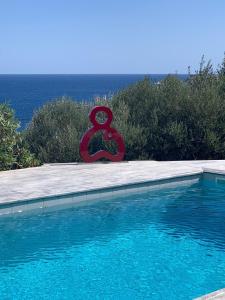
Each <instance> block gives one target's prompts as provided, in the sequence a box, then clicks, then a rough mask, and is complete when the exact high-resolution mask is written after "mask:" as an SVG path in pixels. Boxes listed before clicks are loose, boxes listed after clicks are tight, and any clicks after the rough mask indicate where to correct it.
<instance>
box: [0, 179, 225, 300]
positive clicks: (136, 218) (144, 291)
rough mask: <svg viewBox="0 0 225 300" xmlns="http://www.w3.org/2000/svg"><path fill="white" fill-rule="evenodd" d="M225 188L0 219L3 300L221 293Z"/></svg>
mask: <svg viewBox="0 0 225 300" xmlns="http://www.w3.org/2000/svg"><path fill="white" fill-rule="evenodd" d="M224 220H225V181H224V179H223V177H220V176H216V177H215V176H213V177H212V178H211V175H207V174H206V175H204V176H203V177H197V176H195V177H192V178H191V177H190V178H189V180H183V181H180V182H178V183H177V184H176V183H175V184H174V182H171V184H170V183H168V184H165V185H164V186H163V185H161V186H159V187H152V186H149V189H145V190H144V191H143V192H141V191H138V192H137V191H136V192H135V191H133V193H129V190H128V192H127V193H121V195H119V194H118V195H117V197H114V198H109V199H106V200H105V201H102V200H101V201H99V202H94V203H91V202H90V203H89V204H88V205H78V204H77V205H74V206H71V207H67V208H62V209H59V208H58V209H55V210H54V209H51V210H48V209H40V210H34V211H28V212H24V213H17V214H10V215H2V216H0V232H1V234H0V299H50V298H53V299H153V300H154V299H167V300H170V299H193V298H195V297H197V296H200V295H203V294H206V293H209V292H212V291H214V290H217V289H220V288H223V287H225V222H224Z"/></svg>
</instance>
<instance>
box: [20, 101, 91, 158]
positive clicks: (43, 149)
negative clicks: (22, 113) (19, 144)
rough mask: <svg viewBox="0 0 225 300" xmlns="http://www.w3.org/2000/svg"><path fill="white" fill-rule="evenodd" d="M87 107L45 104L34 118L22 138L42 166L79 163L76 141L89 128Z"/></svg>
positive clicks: (58, 103) (60, 102)
mask: <svg viewBox="0 0 225 300" xmlns="http://www.w3.org/2000/svg"><path fill="white" fill-rule="evenodd" d="M88 111H89V108H88V106H86V105H85V103H77V102H74V101H72V100H71V99H67V98H62V99H58V100H56V101H52V102H48V103H47V104H45V105H44V106H43V107H42V108H40V109H39V110H38V111H37V112H36V113H35V114H34V116H33V119H32V121H31V123H30V124H29V126H28V128H27V130H26V132H25V136H26V141H27V143H28V144H29V145H30V150H31V152H32V153H35V155H36V156H37V157H38V159H40V160H41V161H42V162H72V161H78V160H79V159H80V157H79V141H80V138H81V137H82V134H83V133H84V131H85V130H86V129H87V127H88V118H87V116H88Z"/></svg>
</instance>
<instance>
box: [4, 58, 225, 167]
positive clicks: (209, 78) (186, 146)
mask: <svg viewBox="0 0 225 300" xmlns="http://www.w3.org/2000/svg"><path fill="white" fill-rule="evenodd" d="M94 105H106V106H109V107H110V108H111V109H112V110H113V113H114V120H113V123H112V127H115V128H116V129H117V130H118V131H119V132H120V133H121V134H122V135H123V136H124V140H125V144H126V156H125V159H127V160H133V159H156V160H185V159H224V158H225V59H224V61H223V63H222V64H221V66H220V67H219V68H218V70H216V71H214V70H213V68H212V64H211V63H210V62H208V63H205V61H204V57H203V58H202V61H201V63H200V67H199V70H197V71H196V72H195V74H194V75H191V74H189V77H188V79H187V80H186V81H182V80H179V78H178V77H177V76H170V75H168V76H167V77H166V78H165V79H164V80H162V81H161V82H160V84H155V83H153V82H152V81H151V80H149V79H148V78H145V79H144V80H142V81H140V82H137V83H136V84H133V85H131V86H130V87H128V88H126V89H124V90H122V91H120V92H119V93H118V94H116V95H114V96H113V97H112V99H110V100H102V101H98V102H97V103H78V102H75V101H72V99H69V98H65V97H64V98H60V99H56V100H55V101H52V102H49V103H47V104H46V105H44V106H43V107H42V108H40V109H39V110H38V111H37V112H36V113H35V114H34V116H33V119H32V121H31V123H30V124H29V126H28V128H27V130H26V131H25V133H24V134H25V141H26V143H27V144H28V145H29V149H30V151H31V152H32V153H34V155H35V156H36V157H37V158H38V159H39V160H40V161H41V162H70V161H71V162H72V161H80V156H79V141H80V139H81V137H82V135H83V134H84V132H85V131H86V130H87V128H88V127H90V126H91V124H90V122H89V119H88V114H89V112H90V110H91V108H92V107H93V106H94ZM10 113H11V112H10V111H9V112H8V117H7V118H6V119H4V122H6V123H7V119H10V118H12V116H11V115H10ZM98 118H99V119H100V120H103V119H104V116H103V114H100V115H99V116H98ZM10 124H11V125H9V126H8V127H7V126H6V124H5V125H4V128H7V129H5V130H8V131H9V132H11V131H12V132H14V131H15V129H16V127H17V123H16V122H15V121H13V122H12V121H11V123H10ZM23 140H24V139H23ZM15 143H16V142H15V138H14V139H13V140H11V139H9V140H7V139H6V140H5V143H4V147H5V148H7V149H8V150H7V151H5V153H6V152H7V153H8V155H3V156H2V159H3V160H4V161H5V162H4V163H5V164H12V161H11V156H12V152H13V151H15V150H13V149H15V147H14V146H13V145H15ZM1 147H3V146H1ZM100 148H101V149H102V148H103V149H107V150H109V151H112V152H115V151H116V145H115V143H113V142H105V141H104V140H103V139H102V133H101V132H100V133H97V134H96V135H95V136H94V138H93V139H92V141H91V143H90V145H89V150H90V152H91V153H94V152H96V151H98V150H99V149H100ZM25 149H26V147H25ZM1 152H2V153H3V150H1ZM25 152H26V151H25ZM17 157H18V155H17ZM8 161H9V162H8ZM25 161H26V162H25ZM25 161H24V160H22V163H21V164H22V165H26V164H27V165H29V164H30V161H29V159H27V160H25Z"/></svg>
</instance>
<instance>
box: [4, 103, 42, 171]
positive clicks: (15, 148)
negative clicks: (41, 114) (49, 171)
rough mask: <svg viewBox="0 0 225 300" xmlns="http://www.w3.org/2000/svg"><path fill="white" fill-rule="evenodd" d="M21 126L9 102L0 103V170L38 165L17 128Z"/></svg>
mask: <svg viewBox="0 0 225 300" xmlns="http://www.w3.org/2000/svg"><path fill="white" fill-rule="evenodd" d="M18 127H19V123H18V121H17V120H16V119H15V117H14V112H13V110H12V109H11V108H10V107H9V106H8V105H7V104H0V170H8V169H15V168H24V167H29V166H36V165H38V164H39V162H38V161H37V160H36V159H35V158H34V155H32V154H31V153H30V152H29V150H28V148H27V146H26V143H25V141H24V139H23V135H22V134H21V133H18V132H17V131H16V130H17V128H18Z"/></svg>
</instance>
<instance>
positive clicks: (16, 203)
mask: <svg viewBox="0 0 225 300" xmlns="http://www.w3.org/2000/svg"><path fill="white" fill-rule="evenodd" d="M203 173H206V172H204V170H203V169H202V170H201V171H193V172H187V173H185V174H179V175H174V176H166V177H163V178H155V179H150V180H141V181H136V182H130V183H125V184H115V185H111V186H110V185H108V186H105V187H101V188H93V189H85V190H81V191H74V192H68V193H60V194H54V195H43V196H40V197H33V198H26V199H21V200H19V199H18V200H12V201H5V202H1V203H0V210H1V209H4V208H10V207H16V206H20V205H29V204H34V203H41V202H47V201H52V200H57V199H61V198H64V199H65V198H69V197H79V196H86V195H91V194H98V193H104V192H105V193H107V192H108V193H109V192H111V191H120V190H127V189H128V190H129V189H132V188H135V187H137V188H141V186H147V185H158V184H161V183H162V184H163V183H166V182H168V181H171V180H172V181H176V180H182V178H184V180H185V179H186V177H195V176H201V175H202V174H203ZM207 173H209V172H207Z"/></svg>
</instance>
